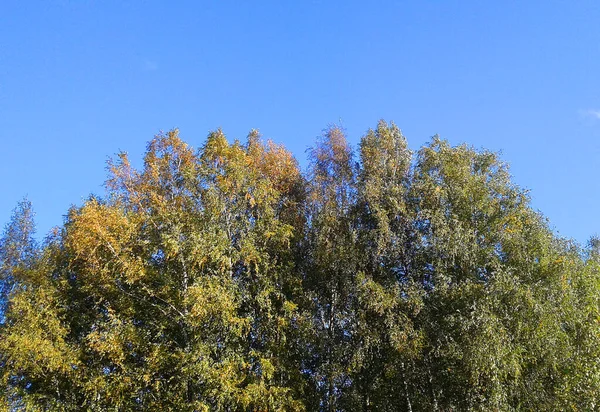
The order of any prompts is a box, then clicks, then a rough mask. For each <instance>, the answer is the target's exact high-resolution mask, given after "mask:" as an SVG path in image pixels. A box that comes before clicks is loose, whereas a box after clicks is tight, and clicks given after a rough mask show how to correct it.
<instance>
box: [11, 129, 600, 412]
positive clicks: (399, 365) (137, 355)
mask: <svg viewBox="0 0 600 412" xmlns="http://www.w3.org/2000/svg"><path fill="white" fill-rule="evenodd" d="M309 155H310V160H311V162H310V166H309V169H308V171H307V172H306V173H301V172H300V170H299V167H298V164H297V162H296V160H295V159H294V158H293V156H292V155H291V154H290V153H289V152H287V151H286V150H285V149H284V148H283V147H281V146H279V145H277V144H274V143H272V142H263V141H262V140H261V138H260V136H259V134H258V132H256V131H252V132H251V133H250V134H249V136H248V139H247V141H246V143H244V144H242V143H240V142H238V141H235V142H234V143H230V142H229V141H228V140H227V139H226V137H225V136H224V135H223V133H222V132H221V131H220V130H218V131H216V132H213V133H211V134H210V135H209V136H208V138H207V140H206V142H205V144H204V145H203V146H202V147H201V148H200V149H199V150H194V149H192V148H191V147H190V146H188V145H187V144H186V143H184V142H183V141H182V140H181V139H180V138H179V136H178V132H177V130H174V131H172V132H169V133H167V134H164V135H159V136H156V137H155V138H154V139H153V140H152V141H151V142H150V143H149V144H148V148H147V151H146V155H145V157H144V164H143V167H142V168H141V169H140V170H138V169H136V168H134V167H133V166H132V165H131V163H130V161H129V159H128V157H127V155H126V154H125V153H121V154H119V155H118V156H117V157H116V159H114V160H112V161H110V162H109V164H108V169H109V178H108V180H107V183H106V187H107V193H106V196H105V197H104V198H98V197H91V198H90V199H89V200H87V201H86V202H85V203H84V204H83V206H81V207H73V208H72V209H71V210H70V211H69V212H68V215H67V217H66V220H65V223H64V225H63V226H62V227H60V228H57V229H55V230H54V231H53V233H51V234H50V235H49V236H48V237H47V238H46V239H45V241H44V242H43V243H42V244H38V243H36V241H35V236H34V225H33V211H32V207H31V205H30V204H29V203H28V202H26V201H24V202H22V203H20V204H19V205H18V206H17V208H16V209H15V213H14V216H13V218H12V220H11V221H10V222H9V223H8V224H7V226H6V229H5V232H4V236H3V237H2V239H1V241H0V292H1V293H0V303H1V305H2V310H1V314H2V317H1V318H0V319H1V323H0V368H1V369H0V379H1V381H2V386H1V391H2V392H1V395H2V402H3V403H2V405H3V407H4V408H6V409H7V410H61V411H71V410H73V411H75V410H92V411H93V410H97V411H104V410H174V411H175V410H176V411H186V410H187V411H208V410H216V411H218V410H224V411H266V410H273V411H274V410H286V411H303V410H310V411H312V410H323V411H402V410H405V411H430V410H440V411H445V410H592V409H595V408H598V404H597V399H599V398H600V324H599V320H600V257H599V256H600V253H599V248H598V244H599V243H600V242H599V241H598V240H597V239H596V238H592V240H591V241H590V243H589V245H588V247H586V248H583V247H580V246H579V245H577V244H574V243H573V242H570V241H567V240H565V239H560V238H558V237H557V236H556V235H555V234H554V233H553V232H552V231H551V230H550V229H549V227H548V225H547V223H546V221H545V220H544V218H543V217H542V216H541V215H540V214H539V213H537V212H536V211H534V210H532V208H531V207H530V205H529V198H528V195H527V193H526V192H525V191H524V190H522V189H520V188H519V187H517V186H515V185H514V184H513V183H512V182H511V180H510V175H509V172H508V168H507V166H506V164H504V163H503V162H502V161H500V160H499V159H498V157H497V155H496V154H494V153H490V152H486V151H476V150H474V149H472V148H470V147H468V146H458V147H451V146H450V145H449V144H448V143H447V142H445V141H443V140H441V139H439V138H438V137H434V138H432V140H431V142H429V144H427V145H426V146H424V147H423V148H421V149H420V150H419V151H418V152H416V153H413V152H411V151H410V150H409V149H408V146H407V142H406V139H405V138H404V136H403V135H402V133H401V132H400V130H399V129H398V128H397V127H396V126H395V125H394V124H387V123H385V122H383V121H382V122H380V123H379V124H378V125H377V127H376V128H375V129H374V130H369V131H368V132H367V133H366V134H365V136H364V137H363V138H362V139H361V141H360V144H359V147H358V148H357V149H356V150H354V149H353V148H352V147H351V146H350V145H349V144H348V142H347V140H346V137H345V135H344V131H343V130H342V129H340V128H338V127H331V128H328V129H326V130H325V131H324V133H323V135H322V136H321V137H320V138H319V139H318V140H317V142H316V144H315V146H314V147H313V148H312V149H311V150H310V152H309Z"/></svg>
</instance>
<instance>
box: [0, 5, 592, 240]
mask: <svg viewBox="0 0 600 412" xmlns="http://www.w3.org/2000/svg"><path fill="white" fill-rule="evenodd" d="M599 22H600V2H598V1H597V0H595V1H592V0H590V1H496V2H490V1H412V2H409V1H404V2H401V1H390V2H384V1H374V2H364V1H306V2H302V1H297V2H295V1H252V2H242V1H236V2H230V1H219V2H217V1H211V2H208V1H207V2H201V1H166V0H165V1H142V0H140V1H133V0H118V1H117V0H113V1H111V0H96V1H93V0H44V1H31V0H28V1H22V0H18V1H16V0H2V1H1V2H0V141H1V143H2V151H3V157H2V162H0V171H1V173H2V180H1V183H0V191H1V196H0V221H2V223H3V224H4V223H5V222H7V221H8V220H9V217H10V214H11V210H12V209H13V208H14V206H15V204H16V203H17V201H18V200H19V199H21V198H22V197H23V196H28V198H29V199H30V200H31V201H32V202H33V204H34V208H35V210H36V212H37V222H38V230H39V232H40V237H41V236H43V235H44V234H45V233H46V232H47V231H48V230H49V229H50V228H51V227H52V226H54V225H59V224H61V222H62V215H63V214H64V213H66V211H67V209H68V207H69V205H71V204H81V203H82V201H83V199H84V198H86V197H87V196H88V195H89V194H90V193H96V194H102V193H103V187H102V183H103V181H104V179H105V177H106V172H105V169H104V168H105V162H106V160H107V158H108V157H109V156H111V155H113V154H114V153H116V152H117V151H119V150H125V151H128V152H129V153H130V155H131V156H132V157H133V158H134V159H136V160H137V162H138V164H139V163H141V162H140V159H141V156H142V153H143V151H144V148H145V144H146V142H147V141H148V140H150V139H151V138H152V136H153V135H154V134H155V133H157V132H158V131H159V130H165V131H166V130H169V129H171V128H173V127H179V128H180V130H181V134H182V136H183V138H184V139H185V140H186V141H188V142H189V143H190V144H192V145H194V146H196V147H197V146H199V145H201V144H202V143H203V141H204V139H205V137H206V135H207V133H208V132H209V131H210V130H213V129H215V128H217V127H222V128H223V129H224V131H225V132H226V134H227V135H228V137H229V138H231V139H233V138H241V139H244V138H245V136H246V134H247V132H248V131H249V130H250V129H251V128H258V129H260V130H261V132H262V133H263V135H264V136H265V137H267V138H272V139H273V140H275V141H278V142H281V143H284V144H285V145H286V146H287V147H288V148H289V149H291V150H292V151H293V152H294V153H295V155H296V156H297V157H298V158H299V159H300V161H301V162H302V163H303V164H305V161H304V159H305V149H306V148H307V147H308V146H310V145H311V144H312V142H313V141H314V138H315V137H316V136H317V135H318V134H319V133H320V131H321V130H322V129H323V128H324V127H325V126H327V125H328V124H330V123H337V122H340V120H341V123H342V124H343V126H345V128H346V129H347V131H348V134H349V137H350V141H351V142H352V143H353V144H356V142H357V141H358V139H359V138H360V136H361V135H362V134H363V133H364V131H365V130H366V129H368V128H369V127H374V126H375V125H376V123H377V120H378V119H380V118H383V119H386V120H393V121H395V122H396V123H397V124H398V125H399V126H400V128H402V130H403V132H404V133H405V135H406V136H407V137H408V140H409V143H410V145H411V147H412V148H413V149H417V148H418V147H420V146H421V145H423V144H424V143H426V142H427V141H428V139H429V137H430V136H432V135H434V134H436V133H439V134H440V135H441V136H442V137H444V138H446V139H448V140H450V142H452V143H453V144H458V143H462V142H467V143H470V144H472V145H474V146H476V147H485V148H489V149H492V150H496V151H502V153H503V155H502V157H503V159H504V160H506V161H508V162H509V163H510V164H511V171H512V174H513V176H514V180H515V181H516V182H517V183H518V184H519V185H521V186H523V187H526V188H528V189H530V190H531V196H532V199H533V205H534V207H535V208H537V209H540V210H541V211H542V212H543V213H544V214H545V215H546V216H547V217H548V218H549V219H550V222H551V224H552V226H553V227H554V228H555V230H557V231H558V232H559V233H560V234H561V235H563V236H566V237H572V238H575V239H577V240H579V241H580V242H585V241H586V240H587V239H588V237H589V236H590V235H592V234H594V233H598V232H600V214H599V212H600V209H599V207H598V206H599V205H600V180H599V171H600V167H599V166H600V26H599V25H598V23H599Z"/></svg>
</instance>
